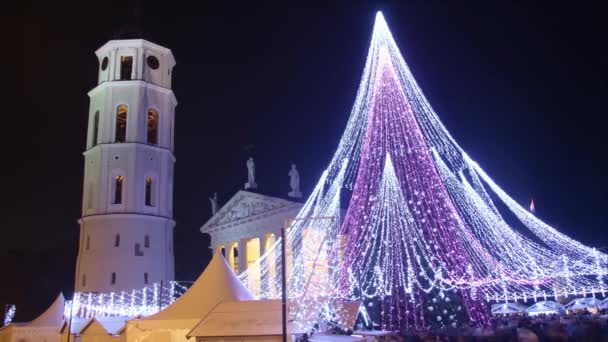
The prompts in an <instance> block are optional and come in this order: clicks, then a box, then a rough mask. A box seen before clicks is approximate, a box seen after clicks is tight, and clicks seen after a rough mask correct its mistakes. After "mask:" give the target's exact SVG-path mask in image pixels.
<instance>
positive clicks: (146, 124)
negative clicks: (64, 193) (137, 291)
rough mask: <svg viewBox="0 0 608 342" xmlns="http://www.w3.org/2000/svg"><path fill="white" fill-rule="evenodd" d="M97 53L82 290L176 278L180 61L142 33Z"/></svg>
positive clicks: (88, 153) (84, 204) (82, 226)
mask: <svg viewBox="0 0 608 342" xmlns="http://www.w3.org/2000/svg"><path fill="white" fill-rule="evenodd" d="M95 53H96V55H97V58H98V59H99V83H98V85H97V86H96V87H95V88H94V89H93V90H91V91H90V92H89V97H90V99H91V105H90V109H89V126H88V134H87V146H86V151H85V152H84V161H85V166H84V187H83V196H82V218H81V219H80V220H79V223H80V247H79V252H78V261H77V264H76V291H82V292H112V291H120V290H129V289H133V288H142V287H144V286H146V285H148V284H152V283H155V282H159V281H161V280H163V281H167V280H173V278H174V257H173V228H174V226H175V221H173V164H174V163H175V157H174V156H173V128H174V118H175V106H176V105H177V100H176V99H175V95H174V94H173V91H172V90H171V73H172V68H173V66H174V65H175V59H174V58H173V54H172V53H171V50H169V49H167V48H164V47H162V46H159V45H156V44H153V43H151V42H148V41H146V40H142V39H129V40H111V41H109V42H108V43H106V44H105V45H104V46H102V47H101V48H100V49H99V50H97V51H96V52H95Z"/></svg>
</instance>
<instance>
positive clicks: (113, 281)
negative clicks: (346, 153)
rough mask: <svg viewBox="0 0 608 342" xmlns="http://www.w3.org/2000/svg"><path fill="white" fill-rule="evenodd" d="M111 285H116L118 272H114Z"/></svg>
mask: <svg viewBox="0 0 608 342" xmlns="http://www.w3.org/2000/svg"><path fill="white" fill-rule="evenodd" d="M110 284H112V285H114V284H116V272H112V278H111V279H110Z"/></svg>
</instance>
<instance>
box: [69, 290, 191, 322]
mask: <svg viewBox="0 0 608 342" xmlns="http://www.w3.org/2000/svg"><path fill="white" fill-rule="evenodd" d="M187 285H190V283H186V282H177V281H169V282H164V283H162V286H161V283H154V284H151V285H150V286H146V287H144V288H141V289H134V290H131V291H121V292H110V293H96V292H76V293H74V297H73V299H72V300H70V301H66V304H65V306H64V317H79V318H91V317H117V316H121V317H135V316H149V315H153V314H155V313H157V312H159V311H160V310H162V309H164V308H166V307H167V306H169V305H171V304H173V302H175V300H176V299H177V298H179V297H180V296H181V295H182V294H183V293H185V292H186V291H187V290H188V286H187ZM72 306H73V307H72Z"/></svg>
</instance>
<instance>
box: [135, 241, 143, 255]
mask: <svg viewBox="0 0 608 342" xmlns="http://www.w3.org/2000/svg"><path fill="white" fill-rule="evenodd" d="M135 256H144V251H142V250H141V245H140V244H139V243H136V244H135Z"/></svg>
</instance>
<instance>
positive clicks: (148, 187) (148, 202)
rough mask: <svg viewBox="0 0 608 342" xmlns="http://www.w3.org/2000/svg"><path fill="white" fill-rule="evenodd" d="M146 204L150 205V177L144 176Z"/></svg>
mask: <svg viewBox="0 0 608 342" xmlns="http://www.w3.org/2000/svg"><path fill="white" fill-rule="evenodd" d="M146 205H147V206H148V207H151V206H152V178H150V177H146Z"/></svg>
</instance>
